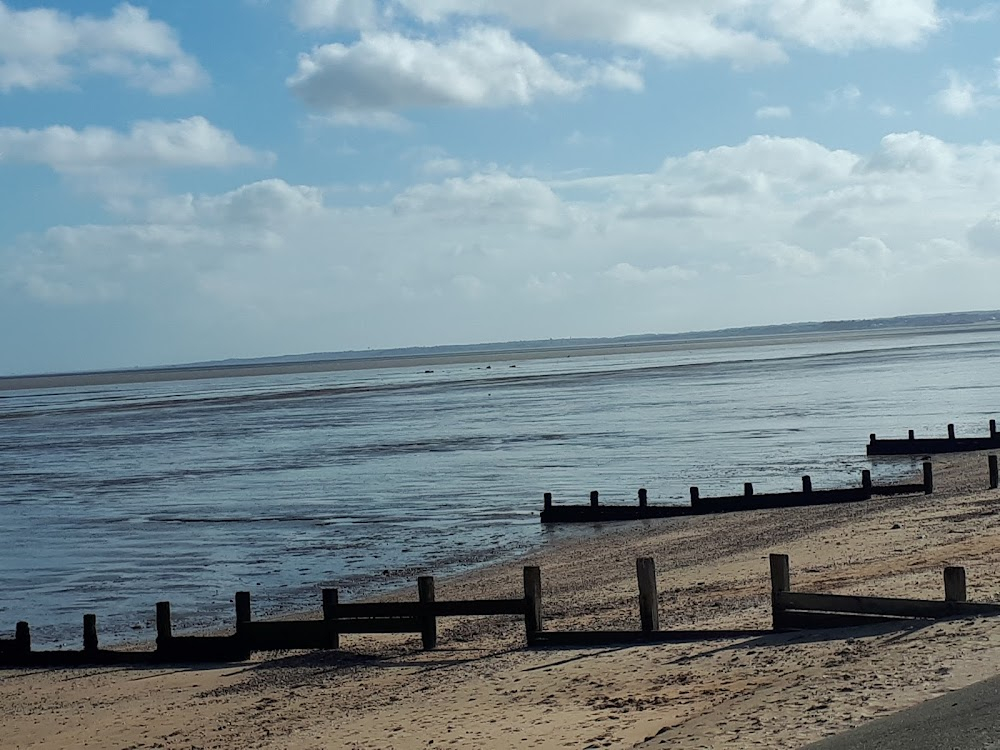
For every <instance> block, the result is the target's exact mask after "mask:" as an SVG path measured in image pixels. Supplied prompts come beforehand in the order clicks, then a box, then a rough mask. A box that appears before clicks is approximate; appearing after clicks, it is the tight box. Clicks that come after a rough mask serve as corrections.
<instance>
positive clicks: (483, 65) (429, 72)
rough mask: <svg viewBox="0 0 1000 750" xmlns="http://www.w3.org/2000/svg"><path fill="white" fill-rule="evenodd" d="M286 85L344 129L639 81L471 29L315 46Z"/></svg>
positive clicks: (614, 65) (622, 68) (626, 67)
mask: <svg viewBox="0 0 1000 750" xmlns="http://www.w3.org/2000/svg"><path fill="white" fill-rule="evenodd" d="M288 85H289V87H290V88H291V89H292V91H294V92H295V93H296V94H297V95H298V96H299V97H300V98H301V99H302V100H303V101H304V102H305V103H306V104H307V105H308V106H309V107H311V108H312V109H315V110H318V111H320V112H327V113H331V114H334V115H336V116H339V117H341V118H347V122H351V118H353V117H357V116H359V115H360V116H361V117H363V118H364V117H371V116H374V117H376V118H377V117H383V116H385V113H392V112H394V111H396V110H407V109H414V108H423V107H454V106H460V107H504V106H516V105H526V104H530V103H532V102H533V101H535V100H536V99H538V98H541V97H546V96H557V97H570V96H576V95H578V94H579V93H580V92H582V91H583V90H585V89H587V88H589V87H592V86H604V87H610V88H624V89H630V90H639V89H641V88H642V79H641V77H640V76H639V73H638V68H637V66H636V65H635V64H634V63H629V62H624V61H619V62H611V63H608V62H591V61H587V60H584V59H582V58H579V57H573V56H568V55H554V56H552V57H549V58H545V57H542V56H541V55H539V54H538V53H537V52H536V51H535V50H534V49H532V48H531V47H530V46H528V45H527V44H525V43H524V42H521V41H518V40H516V39H514V37H513V36H511V34H510V33H509V32H508V31H505V30H503V29H498V28H494V27H486V26H477V27H473V28H468V29H466V30H464V31H463V32H461V33H460V34H459V35H458V36H456V37H455V38H453V39H450V40H448V41H445V42H440V43H436V42H433V41H430V40H427V39H413V38H409V37H405V36H403V35H401V34H398V33H380V32H373V33H366V34H362V36H361V38H360V39H359V40H358V41H357V42H356V43H354V44H352V45H345V44H327V45H323V46H321V47H317V48H316V49H314V50H313V51H312V52H310V53H308V54H303V55H301V56H300V57H299V63H298V70H297V71H296V73H295V74H294V75H293V76H291V77H290V78H289V79H288Z"/></svg>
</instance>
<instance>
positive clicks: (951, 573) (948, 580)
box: [944, 567, 966, 602]
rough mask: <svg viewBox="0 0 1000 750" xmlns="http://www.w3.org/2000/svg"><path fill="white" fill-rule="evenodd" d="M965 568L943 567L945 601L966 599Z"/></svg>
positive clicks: (962, 600)
mask: <svg viewBox="0 0 1000 750" xmlns="http://www.w3.org/2000/svg"><path fill="white" fill-rule="evenodd" d="M965 597H966V591H965V568H960V567H948V568H945V569H944V600H945V601H946V602H964V601H966V598H965Z"/></svg>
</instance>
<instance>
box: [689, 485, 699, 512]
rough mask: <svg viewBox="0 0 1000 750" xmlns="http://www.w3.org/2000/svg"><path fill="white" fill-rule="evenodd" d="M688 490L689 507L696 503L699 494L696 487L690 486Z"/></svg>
mask: <svg viewBox="0 0 1000 750" xmlns="http://www.w3.org/2000/svg"><path fill="white" fill-rule="evenodd" d="M689 491H690V493H691V507H692V508H693V507H694V506H695V505H697V504H698V501H699V500H700V499H701V495H700V494H699V492H698V488H697V487H692V488H691V489H690V490H689Z"/></svg>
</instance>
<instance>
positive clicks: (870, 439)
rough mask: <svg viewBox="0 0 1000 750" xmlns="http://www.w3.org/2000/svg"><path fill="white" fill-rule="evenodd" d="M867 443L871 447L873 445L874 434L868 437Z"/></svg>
mask: <svg viewBox="0 0 1000 750" xmlns="http://www.w3.org/2000/svg"><path fill="white" fill-rule="evenodd" d="M868 442H869V443H871V444H872V445H875V433H874V432H873V433H872V434H871V435H869V436H868Z"/></svg>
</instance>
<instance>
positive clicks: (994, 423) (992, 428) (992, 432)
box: [990, 419, 997, 440]
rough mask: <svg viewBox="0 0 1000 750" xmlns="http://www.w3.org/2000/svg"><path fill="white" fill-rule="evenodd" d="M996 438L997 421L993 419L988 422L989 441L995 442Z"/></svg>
mask: <svg viewBox="0 0 1000 750" xmlns="http://www.w3.org/2000/svg"><path fill="white" fill-rule="evenodd" d="M996 437H997V421H996V420H995V419H991V420H990V439H992V440H996Z"/></svg>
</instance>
